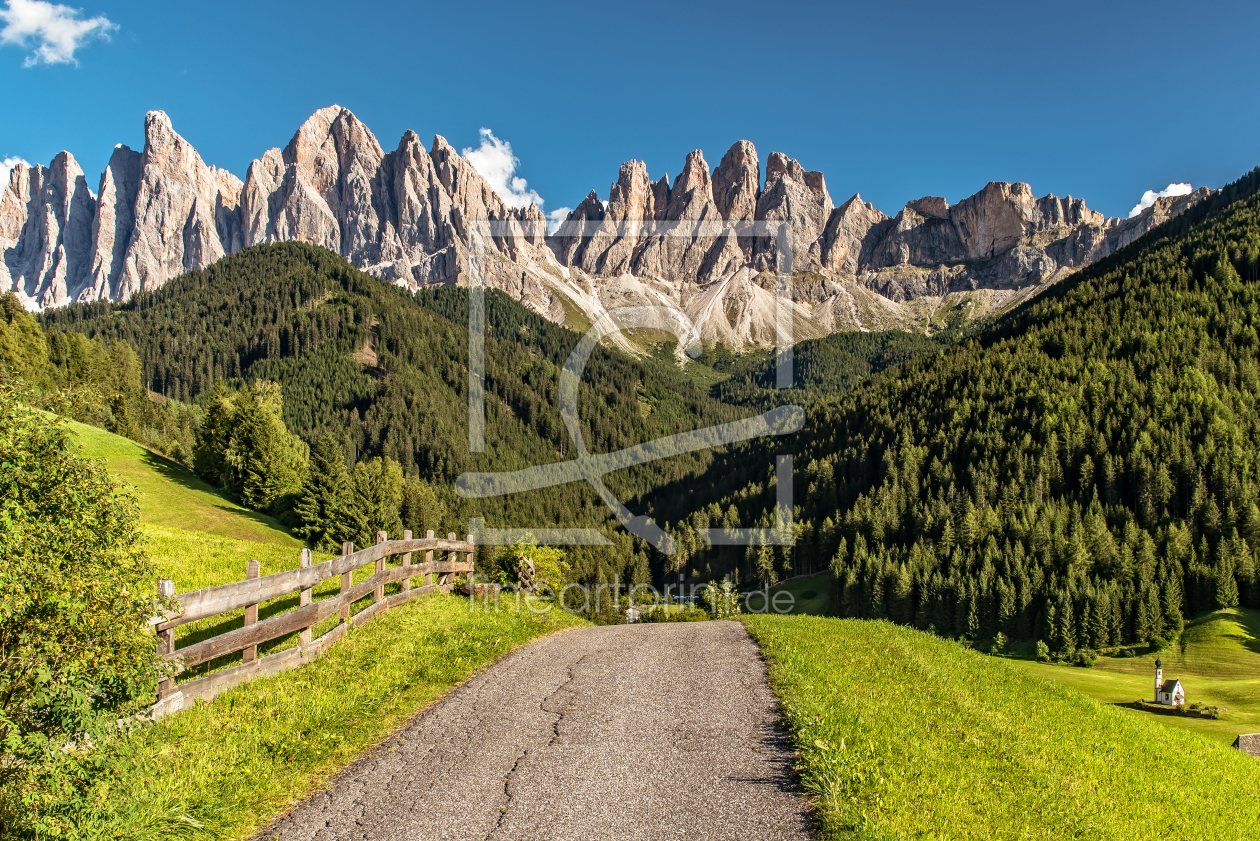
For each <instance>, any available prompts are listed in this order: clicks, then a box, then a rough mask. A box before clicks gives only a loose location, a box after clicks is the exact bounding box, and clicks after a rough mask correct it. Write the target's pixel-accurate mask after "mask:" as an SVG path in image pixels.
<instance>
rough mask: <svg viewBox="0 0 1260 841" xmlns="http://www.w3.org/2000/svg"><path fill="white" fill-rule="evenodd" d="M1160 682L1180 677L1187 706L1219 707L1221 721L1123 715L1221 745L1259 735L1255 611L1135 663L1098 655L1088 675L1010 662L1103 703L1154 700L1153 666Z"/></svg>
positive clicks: (1219, 617)
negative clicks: (1158, 667) (1158, 664)
mask: <svg viewBox="0 0 1260 841" xmlns="http://www.w3.org/2000/svg"><path fill="white" fill-rule="evenodd" d="M1156 658H1158V659H1160V660H1162V661H1163V663H1164V676H1165V677H1166V678H1179V679H1180V680H1181V683H1182V685H1183V686H1184V687H1185V689H1186V701H1187V703H1191V704H1194V703H1202V704H1205V705H1207V706H1213V707H1224V708H1225V709H1226V712H1225V713H1223V714H1222V716H1221V718H1220V719H1217V720H1212V719H1201V718H1183V717H1180V716H1172V715H1158V714H1155V713H1151V712H1143V711H1140V710H1127V709H1126V712H1127V713H1128V714H1129V715H1133V716H1139V717H1142V718H1146V719H1151V720H1154V721H1158V722H1159V723H1161V724H1166V725H1169V726H1171V727H1176V728H1180V729H1184V730H1191V731H1194V732H1197V733H1200V734H1202V735H1205V736H1207V737H1208V738H1211V739H1214V740H1216V741H1219V742H1223V743H1225V744H1229V743H1230V742H1233V741H1234V739H1235V738H1236V737H1237V736H1238V734H1240V733H1257V732H1260V611H1258V610H1247V609H1244V608H1236V609H1233V610H1219V611H1216V612H1214V613H1209V614H1205V615H1203V616H1200V617H1197V618H1195V619H1193V620H1191V621H1190V622H1188V623H1186V629H1185V631H1184V632H1183V634H1182V636H1181V640H1180V641H1179V642H1178V643H1177V644H1175V645H1173V646H1172V647H1170V648H1168V649H1165V650H1163V651H1158V652H1150V653H1148V654H1144V655H1142V656H1140V657H1100V658H1098V662H1097V663H1095V664H1094V667H1093V668H1092V669H1079V668H1073V667H1066V666H1051V665H1047V664H1042V663H1034V662H1031V661H1028V660H1022V661H1015V663H1016V665H1017V666H1018V667H1019V668H1022V669H1024V670H1025V671H1026V672H1028V673H1029V674H1033V675H1037V676H1038V677H1044V678H1048V679H1050V680H1053V681H1055V682H1056V683H1059V684H1061V685H1063V686H1069V687H1071V688H1073V689H1076V690H1079V691H1081V692H1084V693H1085V694H1086V695H1089V696H1090V697H1091V698H1093V699H1095V700H1097V701H1101V702H1103V703H1105V704H1126V703H1129V702H1132V701H1135V700H1137V699H1139V698H1145V699H1146V700H1148V701H1149V700H1151V698H1152V697H1153V696H1154V694H1155V660H1156Z"/></svg>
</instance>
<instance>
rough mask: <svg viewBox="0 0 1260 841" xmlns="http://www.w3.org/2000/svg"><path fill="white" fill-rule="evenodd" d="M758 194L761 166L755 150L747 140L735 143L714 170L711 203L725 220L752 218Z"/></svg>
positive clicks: (755, 209) (759, 190)
mask: <svg viewBox="0 0 1260 841" xmlns="http://www.w3.org/2000/svg"><path fill="white" fill-rule="evenodd" d="M759 195H761V164H760V163H759V161H758V158H757V149H756V147H754V146H753V145H752V143H750V142H748V141H747V140H739V141H736V143H735V145H734V146H732V147H731V148H730V149H728V150H727V152H726V154H725V155H723V156H722V161H721V163H719V164H718V166H717V169H715V170H714V171H713V203H714V204H715V205H717V209H718V213H720V214H722V218H723V219H726V220H728V221H730V220H734V221H745V220H749V219H752V218H753V216H754V215H755V214H756V212H757V197H758V196H759Z"/></svg>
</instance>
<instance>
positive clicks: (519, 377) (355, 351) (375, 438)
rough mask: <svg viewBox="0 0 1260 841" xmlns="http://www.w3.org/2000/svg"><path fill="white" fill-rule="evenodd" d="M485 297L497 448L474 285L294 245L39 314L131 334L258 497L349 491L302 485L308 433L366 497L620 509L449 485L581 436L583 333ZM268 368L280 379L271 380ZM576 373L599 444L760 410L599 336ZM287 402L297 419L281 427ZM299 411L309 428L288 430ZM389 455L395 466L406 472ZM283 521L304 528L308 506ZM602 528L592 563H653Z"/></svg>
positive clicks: (203, 460)
mask: <svg viewBox="0 0 1260 841" xmlns="http://www.w3.org/2000/svg"><path fill="white" fill-rule="evenodd" d="M486 303H487V324H488V330H487V333H488V335H487V341H486V354H485V358H486V408H487V418H486V425H487V426H486V429H487V433H486V444H487V451H486V453H484V454H470V453H469V451H468V396H467V387H468V371H467V354H468V338H467V318H468V315H467V313H468V310H467V298H466V295H465V291H464V290H462V289H455V288H446V289H439V290H435V291H425V292H421V293H419V294H416V295H412V294H411V293H408V292H406V291H405V290H402V289H399V288H398V287H394V286H391V285H389V284H385V283H382V282H380V281H379V280H377V279H375V278H372V277H369V276H367V275H364V274H362V273H361V272H358V271H356V270H355V269H353V268H351V267H350V266H349V265H348V264H346V262H345V261H344V260H342V259H341V258H340V257H338V256H336V255H334V254H332V253H330V252H327V251H324V250H321V249H318V248H315V247H312V246H307V245H302V244H297V243H286V244H281V245H272V246H260V247H257V248H251V249H248V250H246V251H244V252H241V253H240V254H237V255H234V256H232V257H230V258H227V259H224V260H222V261H220V262H218V263H216V264H215V265H213V266H211V267H210V268H208V269H205V270H203V271H199V272H192V273H189V274H187V275H184V276H181V277H179V278H177V279H175V280H173V281H171V282H170V283H168V284H166V285H165V286H164V287H162V288H161V289H160V290H158V291H157V292H155V293H152V294H144V295H138V296H136V297H135V298H134V299H133V300H132V301H131V302H130V303H128V304H125V305H122V306H118V305H109V304H92V305H87V306H83V305H75V306H72V307H68V308H65V309H62V310H56V311H53V312H50V313H48V314H46V315H44V316H43V317H42V318H43V326H44V328H45V330H46V331H47V332H48V334H49V336H50V339H49V342H50V343H52V342H53V341H54V340H57V341H62V340H61V339H55V337H59V336H74V335H75V334H82V336H85V337H88V338H90V339H91V340H92V342H90V344H92V343H94V344H99V345H100V346H102V347H115V346H129V347H134V348H135V349H136V352H137V354H138V356H139V360H140V364H141V366H142V368H143V371H144V374H145V378H146V379H147V383H146V385H147V387H148V389H150V390H151V391H152V392H153V393H155V394H156V395H161V396H163V397H165V398H168V399H171V400H178V401H181V404H182V403H183V402H188V403H194V404H196V405H197V406H198V407H199V409H202V410H203V411H204V412H205V413H206V417H205V421H204V423H203V424H202V427H203V428H202V430H201V432H202V434H201V435H200V436H199V438H198V441H199V443H200V445H201V448H200V450H199V451H198V452H196V453H190V458H189V459H188V461H189V463H190V464H191V465H193V466H196V467H197V469H198V472H200V473H201V474H202V475H203V476H205V477H206V478H207V479H209V480H210V481H213V482H214V483H215V484H218V485H220V486H223V487H226V488H228V489H229V490H231V491H232V492H233V493H234V494H235V495H236V496H237V497H238V498H241V499H242V500H243V501H245V502H246V504H250V505H252V506H253V507H256V508H258V509H259V510H271V511H273V512H274V513H276V514H278V515H280V516H285V515H286V513H292V512H286V510H282V509H284V508H286V506H287V508H289V509H300V506H301V505H302V504H303V500H304V499H305V500H306V501H307V502H308V503H309V504H308V508H310V506H315V507H317V508H318V507H319V503H318V500H315V501H311V500H312V499H315V497H320V496H321V495H322V497H328V496H329V495H330V494H332V495H335V494H337V493H339V491H337V490H336V487H334V486H336V485H337V484H338V483H339V482H340V481H341V480H340V479H335V480H330V481H329V483H326V484H327V485H328V486H327V487H313V488H312V487H303V483H302V481H301V477H300V476H299V475H298V474H299V473H300V472H301V470H300V463H301V462H302V460H303V459H306V458H307V457H308V456H307V453H306V449H307V448H313V450H312V453H311V455H310V456H309V457H310V458H312V459H314V461H313V462H312V464H315V463H316V462H318V464H319V466H320V468H321V469H322V470H331V471H333V472H339V471H340V469H341V461H342V460H344V463H345V465H346V466H347V467H348V468H349V471H350V479H351V482H352V484H353V482H354V480H356V479H358V484H359V487H360V488H361V490H362V491H363V492H362V493H361V494H360V495H361V496H363V495H364V494H365V493H367V492H368V491H370V490H372V489H373V488H378V487H381V486H393V487H396V488H397V491H396V492H395V495H396V496H397V498H398V505H402V506H403V507H404V508H405V506H406V499H405V494H406V493H407V486H406V483H405V479H406V477H409V476H410V477H418V478H419V479H421V480H424V481H426V482H427V484H428V485H429V486H430V487H431V488H432V490H433V491H434V492H435V493H436V495H437V496H438V502H439V505H440V507H442V508H443V509H444V511H445V514H444V516H442V517H441V526H440V527H439V530H441V529H442V528H448V529H450V530H455V531H459V532H461V533H462V532H463V530H464V529H466V528H467V521H468V518H469V517H470V516H484V517H485V518H486V520H487V524H488V525H490V526H496V527H498V526H521V527H540V526H541V527H546V526H555V525H562V526H570V525H585V526H603V525H605V524H607V522H608V517H607V509H606V508H605V507H604V506H603V504H602V502H600V501H599V499H598V497H596V496H595V494H594V492H593V491H591V490H590V489H589V487H587V486H585V485H581V484H574V485H569V486H563V487H559V488H551V489H548V490H546V491H542V492H537V493H530V494H521V495H518V496H514V497H510V498H506V499H491V500H481V501H477V502H476V503H475V504H471V503H467V502H464V501H462V500H459V499H457V498H455V497H454V496H453V494H452V493H451V491H450V488H451V486H452V484H453V481H454V479H455V477H456V476H458V475H459V474H460V473H462V472H464V471H466V470H507V469H515V468H520V467H525V466H528V465H531V464H538V463H542V462H549V461H558V460H561V459H563V458H567V457H568V456H570V455H571V453H572V446H573V445H572V443H571V442H570V441H569V439H568V435H567V432H566V431H565V430H564V427H563V424H562V423H561V420H560V415H559V410H558V406H557V395H556V389H557V385H558V374H559V371H560V369H561V367H562V366H563V365H564V362H565V360H566V359H567V357H568V355H569V353H570V351H571V350H572V348H573V346H574V345H575V344H576V343H577V340H578V338H579V337H578V336H577V334H574V333H572V332H571V331H568V330H566V329H564V328H561V327H557V326H556V325H554V324H551V323H550V322H548V321H546V320H545V319H543V318H541V317H539V316H537V315H534V314H532V313H530V312H529V311H528V310H526V309H524V308H523V307H521V306H520V305H518V304H516V303H515V302H514V301H512V300H510V299H508V298H507V297H506V296H504V295H502V294H501V293H498V292H493V291H491V292H488V293H487V296H486ZM77 338H79V337H76V339H77ZM263 382H273V383H276V384H278V389H272V390H270V391H268V390H267V389H266V387H264V386H262V385H257V384H258V383H263ZM582 382H583V387H582V392H581V395H580V402H579V405H580V411H581V420H582V424H583V427H584V434H585V437H586V441H587V445H588V446H589V447H590V449H591V450H592V451H594V452H601V451H609V450H614V449H619V448H622V447H626V446H630V445H632V444H636V443H640V442H642V441H648V440H651V439H654V438H657V437H660V436H663V435H669V434H672V433H675V432H679V431H682V430H686V429H691V428H695V427H698V426H702V425H708V424H711V423H718V422H722V421H726V420H732V419H734V418H736V417H740V416H743V415H745V414H749V411H748V410H743V409H738V408H735V407H731V406H727V405H724V404H722V403H721V402H719V401H718V400H716V399H714V398H712V397H710V396H709V395H708V394H706V393H705V392H704V391H702V390H700V389H698V388H697V387H696V386H694V385H693V384H692V383H691V381H690V380H689V379H688V378H686V377H685V376H683V374H682V373H681V372H680V371H678V369H677V368H675V367H674V366H672V365H670V364H668V363H662V362H656V361H653V360H651V359H647V360H642V361H637V360H634V359H631V358H630V357H628V356H626V355H624V354H622V353H619V352H616V351H610V350H605V349H603V348H600V349H597V350H596V352H595V353H594V354H593V355H592V357H591V360H590V362H589V364H588V365H587V366H586V370H585V373H584V376H583V381H582ZM238 389H239V390H240V393H239V394H237V390H238ZM269 418H271V419H270V420H269ZM277 419H283V424H282V425H281V426H279V427H277V425H276V420H277ZM254 428H257V429H259V430H260V432H259V434H258V436H256V437H257V438H258V440H259V441H265V442H269V443H265V444H263V443H260V444H259V445H258V446H257V447H255V449H256V450H265V451H266V452H268V453H272V454H273V455H274V458H273V461H274V464H272V468H273V469H270V470H266V471H255V475H254V477H253V478H251V474H250V472H249V470H247V469H244V468H242V467H241V465H242V458H241V457H239V453H237V454H236V455H234V453H235V452H236V451H234V450H233V446H234V444H233V441H234V440H236V439H240V438H245V437H248V436H245V435H241V434H238V430H241V429H254ZM285 428H287V432H288V433H291V434H293V435H296V436H298V438H299V439H301V440H300V442H297V441H290V440H289V438H288V437H286V432H285ZM268 430H270V431H268ZM216 436H218V438H217V439H216ZM325 438H327V439H330V440H334V441H335V442H336V445H337V446H336V447H334V448H333V451H332V452H330V451H329V450H328V442H327V441H325V442H324V447H323V448H322V449H323V452H322V454H321V451H320V447H318V446H317V445H318V444H319V443H320V442H321V439H325ZM216 440H217V441H218V443H217V444H216ZM338 450H339V451H340V456H341V458H340V459H339V458H338V453H337V451H338ZM285 453H290V454H291V455H288V456H286V455H284V454H285ZM708 458H710V455H709V454H707V453H700V454H697V455H695V456H691V457H687V458H683V459H675V460H673V461H671V462H668V463H658V464H654V465H648V466H644V467H642V468H637V469H635V470H632V471H627V472H626V473H625V474H624V475H622V476H620V477H618V480H619V483H620V484H619V489H620V490H621V492H623V493H625V492H630V493H642V492H644V491H646V490H647V489H648V488H650V487H655V486H657V485H659V484H660V483H661V482H662V481H667V480H669V479H673V478H677V477H678V476H681V475H685V474H687V473H690V472H693V471H695V470H696V469H700V468H702V467H703V465H704V464H705V462H706V460H707V459H708ZM248 461H249V460H248V459H244V463H245V466H246V467H247V466H248ZM234 465H235V466H234ZM390 465H396V466H397V473H396V474H394V475H393V478H391V473H390V470H391V468H390ZM356 472H359V473H364V475H363V476H358V477H356V475H355V473H356ZM318 474H319V471H312V476H311V480H312V481H315V482H316V483H318ZM308 485H309V482H308ZM421 492H422V491H417V493H421ZM308 497H309V498H310V499H307V498H308ZM367 502H368V503H369V504H370V500H367ZM336 507H337V506H336V505H334V504H332V503H329V504H327V505H324V508H323V509H322V514H321V516H323V515H328V516H330V517H331V516H339V515H336V512H335V511H334V510H333V509H335V508H336ZM360 507H362V506H360ZM396 507H397V505H396ZM299 513H300V511H299ZM343 513H344V512H343ZM289 519H290V521H294V522H297V523H298V528H299V533H307V532H303V531H302V525H301V522H300V521H301V517H298V516H290V517H289ZM387 519H388V518H387ZM422 519H423V518H422ZM411 524H412V523H410V522H407V515H406V513H405V512H404V514H403V516H402V521H399V522H396V523H393V524H391V523H389V522H383V521H382V522H377V523H372V524H368V525H364V524H359V525H357V526H355V525H353V524H350V525H348V526H347V528H346V529H344V530H343V531H345V534H344V535H341V534H334V533H331V532H330V533H327V534H325V532H324V531H321V530H318V529H316V530H315V531H311V532H309V536H310V537H311V538H312V539H313V540H314V541H315V542H319V541H321V540H322V541H323V542H324V543H325V544H326V545H336V542H337V541H336V538H338V537H340V536H345V535H354V534H359V535H361V534H370V533H372V530H373V529H374V528H376V527H381V528H386V527H390V528H393V526H394V525H397V526H410V525H411ZM606 531H607V532H608V534H609V535H610V536H611V537H614V538H616V539H617V540H618V541H619V543H618V546H617V548H616V549H615V550H599V551H595V550H588V549H582V550H575V554H576V555H577V557H576V558H575V560H576V561H577V563H576V564H575V569H576V571H577V572H578V573H579V575H581V576H582V577H584V578H585V577H591V578H594V577H599V576H600V575H603V576H605V577H607V578H612V577H614V576H620V577H622V578H623V579H624V578H625V577H626V576H627V575H632V576H634V577H637V578H639V579H640V580H643V579H644V578H645V577H646V576H647V571H648V558H647V555H646V553H645V551H644V549H645V548H646V547H643V546H635V545H634V544H633V543H632V542H631V541H630V539H629V538H627V537H626V536H625V534H624V532H622V531H621V530H620V529H611V528H610V529H606ZM347 539H349V538H348V537H347Z"/></svg>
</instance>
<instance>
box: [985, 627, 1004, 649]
mask: <svg viewBox="0 0 1260 841" xmlns="http://www.w3.org/2000/svg"><path fill="white" fill-rule="evenodd" d="M1005 651H1006V634H1004V633H1002V632H1001V631H998V632H997V636H995V637H994V638H993V645H991V646H989V653H990V654H1002V653H1004V652H1005Z"/></svg>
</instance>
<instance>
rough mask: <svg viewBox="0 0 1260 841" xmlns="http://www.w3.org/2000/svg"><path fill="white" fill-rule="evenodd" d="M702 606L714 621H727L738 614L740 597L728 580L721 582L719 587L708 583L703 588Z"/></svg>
mask: <svg viewBox="0 0 1260 841" xmlns="http://www.w3.org/2000/svg"><path fill="white" fill-rule="evenodd" d="M703 598H704V604H705V607H706V608H708V612H709V615H710V616H712V617H713V618H714V619H729V618H731V617H732V616H738V615H739V614H740V612H741V611H740V607H739V603H740V600H741V598H742V596H741V595H740V594H739V592H738V591H736V590H735V587H734V586H733V585H732V584H731V579H730V578H725V579H723V580H722V584H721V586H719V585H717V584H715V583H714V582H712V581H710V582H709V586H708V587H705V588H704V595H703Z"/></svg>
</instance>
